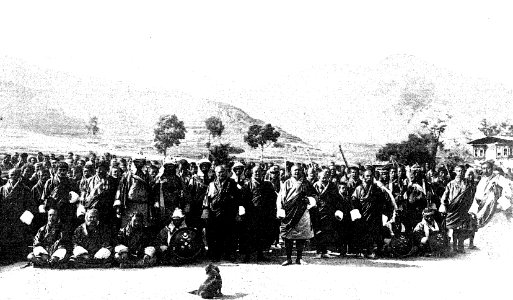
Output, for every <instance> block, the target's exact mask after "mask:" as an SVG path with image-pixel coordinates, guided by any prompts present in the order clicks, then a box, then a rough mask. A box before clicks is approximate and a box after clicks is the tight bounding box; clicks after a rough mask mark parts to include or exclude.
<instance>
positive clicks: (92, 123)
mask: <svg viewBox="0 0 513 300" xmlns="http://www.w3.org/2000/svg"><path fill="white" fill-rule="evenodd" d="M86 128H87V133H88V134H89V133H91V134H92V135H96V134H97V133H98V131H99V130H100V128H98V117H97V116H93V117H91V118H89V123H87V125H86Z"/></svg>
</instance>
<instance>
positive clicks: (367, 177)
mask: <svg viewBox="0 0 513 300" xmlns="http://www.w3.org/2000/svg"><path fill="white" fill-rule="evenodd" d="M373 175H374V174H373V173H372V169H367V170H365V172H363V182H364V183H365V184H366V185H369V184H372V182H373V179H374V178H373Z"/></svg>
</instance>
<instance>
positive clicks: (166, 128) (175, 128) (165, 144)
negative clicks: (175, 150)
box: [154, 115, 187, 156]
mask: <svg viewBox="0 0 513 300" xmlns="http://www.w3.org/2000/svg"><path fill="white" fill-rule="evenodd" d="M186 132H187V130H186V129H185V126H184V124H183V121H180V120H178V118H177V117H176V115H163V116H160V118H159V121H158V122H157V124H156V126H155V129H154V133H155V139H154V142H155V148H156V149H157V151H158V152H159V153H162V154H164V156H166V154H167V148H169V147H173V146H178V145H180V140H183V139H184V138H185V133H186Z"/></svg>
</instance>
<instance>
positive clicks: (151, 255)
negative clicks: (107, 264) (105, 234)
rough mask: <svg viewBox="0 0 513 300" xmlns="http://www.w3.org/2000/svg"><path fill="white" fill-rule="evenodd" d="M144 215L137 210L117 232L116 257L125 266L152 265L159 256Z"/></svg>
mask: <svg viewBox="0 0 513 300" xmlns="http://www.w3.org/2000/svg"><path fill="white" fill-rule="evenodd" d="M143 224H144V215H143V214H141V213H139V212H136V213H134V214H133V215H132V218H131V220H130V223H128V224H127V225H126V226H125V227H124V228H121V229H120V230H119V232H118V234H117V238H116V244H117V246H116V247H115V248H114V252H115V254H114V258H115V259H116V260H117V261H118V263H119V265H120V267H121V268H123V267H150V266H153V265H154V264H155V263H156V261H157V258H156V256H155V253H156V250H155V245H154V238H153V233H152V232H151V231H150V230H148V228H147V227H144V225H143Z"/></svg>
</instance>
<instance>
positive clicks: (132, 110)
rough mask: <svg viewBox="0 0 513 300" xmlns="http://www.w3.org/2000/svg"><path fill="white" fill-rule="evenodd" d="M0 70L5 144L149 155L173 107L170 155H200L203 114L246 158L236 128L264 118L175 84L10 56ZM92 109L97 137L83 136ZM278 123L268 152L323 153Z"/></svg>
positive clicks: (223, 139)
mask: <svg viewBox="0 0 513 300" xmlns="http://www.w3.org/2000/svg"><path fill="white" fill-rule="evenodd" d="M2 71H3V73H2V74H0V75H1V76H0V112H2V113H1V116H2V118H3V120H2V121H1V123H0V130H1V131H0V133H1V134H2V135H3V137H4V138H3V139H2V140H3V145H2V146H3V147H4V149H5V150H7V149H13V150H14V149H17V148H16V147H22V148H24V149H28V150H30V151H35V150H39V149H48V150H51V151H68V150H72V151H88V150H91V149H97V151H115V152H122V153H133V152H139V151H143V152H145V153H147V154H148V155H156V153H155V151H154V149H153V147H152V142H153V128H154V125H155V123H156V121H157V119H158V117H159V116H160V115H163V114H176V115H177V116H178V118H179V119H181V120H183V121H184V123H185V125H186V128H187V134H186V139H185V140H184V141H183V142H182V144H181V145H180V146H179V147H176V148H173V149H172V150H171V151H172V153H173V154H174V155H180V156H191V157H201V156H203V155H205V153H206V150H205V146H204V145H205V143H206V142H207V140H208V131H207V130H206V128H205V123H204V121H205V119H207V118H208V117H210V116H217V117H219V118H221V120H222V121H223V123H224V125H225V128H226V129H225V132H224V133H223V136H222V137H221V139H218V140H215V142H223V143H226V142H229V143H231V144H232V145H233V146H236V147H241V148H243V149H244V150H245V153H244V154H242V156H243V157H245V158H251V157H258V155H259V151H258V150H252V149H250V148H249V147H248V146H247V145H246V144H245V143H244V142H243V136H244V134H245V133H246V132H247V129H248V127H249V126H250V125H253V124H259V125H263V124H265V122H264V121H262V120H258V119H255V118H252V117H251V116H250V115H248V114H247V113H246V112H244V111H243V110H241V109H239V108H237V107H235V106H233V105H229V104H225V103H221V102H216V101H209V100H203V99H193V98H192V97H190V96H189V95H186V94H183V93H177V92H167V91H153V90H147V89H146V90H145V89H140V90H136V89H133V88H130V87H128V86H124V85H120V84H112V83H108V82H101V81H98V80H92V79H91V80H82V79H77V78H73V77H71V76H69V75H68V74H62V73H58V72H53V71H50V70H41V69H38V68H37V67H31V66H26V65H24V64H22V63H19V62H14V63H13V61H11V65H4V68H3V69H2ZM91 116H97V117H98V123H99V124H98V126H99V127H100V132H99V134H98V135H97V136H96V137H91V136H88V135H87V130H86V127H85V125H86V123H87V120H88V119H89V118H90V117H91ZM275 127H276V126H275ZM277 129H278V130H279V131H280V133H281V136H280V140H279V141H280V142H281V143H283V144H284V145H285V148H283V149H273V148H269V149H268V150H267V151H266V154H268V156H272V157H275V158H281V157H283V156H284V155H285V154H284V153H285V152H286V149H289V148H291V147H296V148H300V149H308V151H309V153H312V155H314V156H318V155H323V154H322V153H321V152H320V151H319V150H317V149H315V148H314V147H312V146H311V145H309V144H307V143H304V142H303V141H302V140H301V139H300V138H299V137H297V136H295V135H293V134H290V133H288V132H286V131H284V130H282V129H280V128H279V127H277ZM45 136H46V137H47V138H45ZM36 140H38V141H39V142H35V141H36ZM0 151H2V150H1V149H0ZM300 156H306V155H300Z"/></svg>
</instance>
